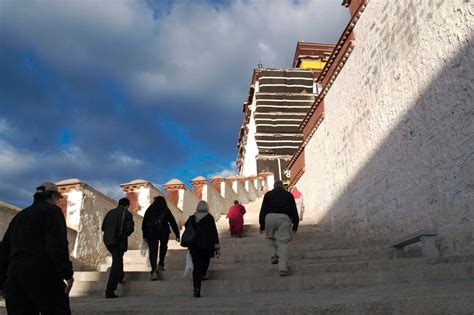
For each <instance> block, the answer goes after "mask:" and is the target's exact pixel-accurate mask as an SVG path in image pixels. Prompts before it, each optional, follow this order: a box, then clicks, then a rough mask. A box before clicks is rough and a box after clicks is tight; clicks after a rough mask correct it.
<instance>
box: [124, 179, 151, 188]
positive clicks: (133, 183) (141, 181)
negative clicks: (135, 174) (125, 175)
mask: <svg viewBox="0 0 474 315" xmlns="http://www.w3.org/2000/svg"><path fill="white" fill-rule="evenodd" d="M147 183H149V182H148V181H147V180H144V179H135V180H132V181H131V182H128V183H123V184H120V186H129V185H137V184H147Z"/></svg>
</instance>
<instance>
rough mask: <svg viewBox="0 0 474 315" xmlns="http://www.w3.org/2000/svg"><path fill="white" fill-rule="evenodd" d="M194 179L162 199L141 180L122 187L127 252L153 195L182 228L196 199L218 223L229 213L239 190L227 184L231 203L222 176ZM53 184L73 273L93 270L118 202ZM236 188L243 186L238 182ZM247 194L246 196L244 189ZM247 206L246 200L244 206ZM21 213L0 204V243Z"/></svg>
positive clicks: (174, 183)
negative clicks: (126, 202)
mask: <svg viewBox="0 0 474 315" xmlns="http://www.w3.org/2000/svg"><path fill="white" fill-rule="evenodd" d="M264 175H265V176H266V177H269V176H273V175H272V174H264ZM198 179H199V180H198V181H197V183H196V182H192V184H193V186H194V188H197V186H196V185H197V184H202V187H200V188H201V189H193V191H191V190H190V189H189V188H188V187H187V186H186V185H185V184H184V183H183V182H181V181H180V180H178V179H172V180H170V181H169V182H168V183H166V184H164V185H163V187H164V189H165V190H166V191H167V194H166V196H165V194H163V193H162V192H161V191H160V190H158V188H156V187H155V186H153V185H152V184H151V183H150V182H148V181H146V180H142V179H140V180H134V181H131V182H128V183H125V184H122V185H121V188H122V190H123V192H124V194H125V196H126V197H127V198H129V199H130V200H131V207H130V210H131V212H132V214H133V220H134V222H135V232H134V233H133V234H132V235H131V236H130V237H129V239H128V245H129V249H139V248H140V245H141V243H142V231H141V226H142V222H143V214H144V212H145V210H146V208H147V207H148V206H149V204H150V202H151V201H152V200H153V198H154V197H155V196H158V195H161V196H164V197H165V198H166V199H167V203H168V206H169V207H170V209H171V212H172V213H173V215H174V216H175V218H176V221H177V223H178V226H179V227H180V228H181V227H182V225H183V224H184V222H185V221H186V220H187V218H188V216H189V215H192V214H193V213H194V211H195V210H196V205H197V203H198V202H199V200H202V199H203V200H207V201H208V203H209V207H210V212H211V213H212V215H213V216H214V218H215V219H216V220H218V219H219V217H220V215H221V214H225V213H227V210H228V208H229V206H230V205H231V204H232V202H233V200H234V199H238V197H237V190H236V191H234V190H233V189H232V187H231V186H230V185H228V184H227V186H226V187H225V189H226V190H232V192H233V195H232V197H233V199H225V198H224V197H223V195H222V191H221V188H222V187H221V185H220V184H221V183H225V179H224V177H222V178H220V177H219V178H215V180H216V179H217V181H216V183H217V184H218V185H215V184H214V182H211V183H209V182H208V180H207V179H205V178H204V177H198ZM235 179H236V177H235V176H231V177H229V178H228V179H227V180H235ZM239 179H240V180H241V181H242V182H245V181H247V180H250V179H248V178H246V177H239ZM251 180H252V181H253V182H254V183H255V184H257V185H258V186H259V187H264V188H266V181H265V180H264V177H258V178H256V177H252V179H251ZM239 183H240V182H239ZM56 184H57V185H58V189H59V192H60V193H61V195H62V196H63V198H62V199H61V200H60V202H59V203H58V206H59V207H60V208H61V210H62V212H63V213H64V216H65V219H66V224H67V227H68V241H69V251H70V255H71V260H72V261H73V264H74V269H75V270H95V269H96V268H97V267H98V266H99V265H100V264H101V263H103V262H105V261H106V257H107V256H110V253H109V252H108V251H107V249H106V248H105V246H104V244H103V242H102V231H101V226H102V222H103V220H104V217H105V215H106V214H107V212H108V211H109V210H110V209H113V208H115V207H116V206H117V201H115V200H113V199H112V198H110V197H108V196H106V195H104V194H103V193H101V192H99V191H98V190H96V189H94V188H93V187H91V186H90V185H88V184H87V183H84V182H83V181H81V180H79V179H75V178H73V179H66V180H63V181H60V182H57V183H56ZM240 186H242V187H241V188H243V187H244V186H243V185H242V184H241V183H240ZM243 189H244V188H243ZM262 189H263V188H262ZM240 193H244V191H240ZM246 193H248V192H247V191H246ZM241 201H242V200H241ZM247 202H248V198H247V199H246V201H245V202H243V203H247ZM20 210H21V209H20V208H18V207H15V206H13V205H9V204H7V203H4V202H0V240H1V239H2V238H3V235H4V234H5V231H6V229H7V227H8V224H9V223H10V221H11V220H12V219H13V217H14V216H15V215H16V214H17V213H18V212H19V211H20Z"/></svg>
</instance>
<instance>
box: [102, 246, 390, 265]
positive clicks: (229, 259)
mask: <svg viewBox="0 0 474 315" xmlns="http://www.w3.org/2000/svg"><path fill="white" fill-rule="evenodd" d="M348 256H360V257H361V258H362V259H363V258H365V257H366V256H371V257H379V258H390V257H391V251H390V250H389V249H385V250H384V249H380V248H379V247H373V248H364V249H357V248H356V249H329V250H290V252H289V259H290V260H302V259H315V260H318V259H321V258H331V257H333V258H342V257H348ZM185 257H186V251H174V252H173V253H172V254H171V255H169V256H167V258H166V260H165V264H166V265H167V266H169V265H182V266H184V263H185ZM270 257H271V254H270V253H269V251H268V250H267V248H266V247H264V246H262V248H261V251H252V252H248V251H241V252H237V253H236V252H233V251H229V252H226V251H225V250H223V251H222V256H221V257H219V258H218V259H214V263H216V264H234V263H245V262H249V263H252V262H263V263H264V262H267V261H269V259H270ZM111 263H112V257H110V256H109V257H107V259H106V263H105V265H106V266H108V265H110V264H111ZM146 264H147V258H146V257H142V256H137V255H136V254H135V253H134V254H131V255H127V256H124V265H125V269H126V268H127V267H129V266H131V265H146Z"/></svg>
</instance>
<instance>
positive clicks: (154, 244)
mask: <svg viewBox="0 0 474 315" xmlns="http://www.w3.org/2000/svg"><path fill="white" fill-rule="evenodd" d="M165 234H166V235H162V236H161V238H160V239H159V240H148V241H147V243H148V250H149V251H150V255H149V259H150V266H151V271H155V270H156V267H157V266H156V261H157V259H158V243H159V245H160V261H159V263H158V264H159V265H160V266H164V265H165V257H166V253H167V251H168V241H169V239H170V235H169V234H168V233H165Z"/></svg>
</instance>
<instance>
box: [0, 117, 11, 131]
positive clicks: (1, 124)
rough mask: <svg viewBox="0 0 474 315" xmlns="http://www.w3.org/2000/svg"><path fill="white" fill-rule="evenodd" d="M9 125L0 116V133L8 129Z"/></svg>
mask: <svg viewBox="0 0 474 315" xmlns="http://www.w3.org/2000/svg"><path fill="white" fill-rule="evenodd" d="M10 129H11V128H10V126H9V124H8V121H7V120H6V119H5V118H2V117H0V135H1V134H6V133H7V132H9V131H10Z"/></svg>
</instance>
